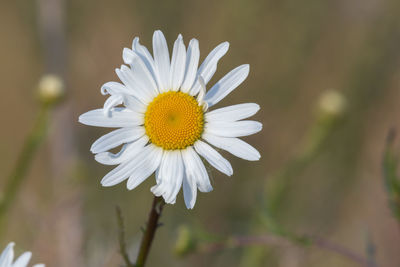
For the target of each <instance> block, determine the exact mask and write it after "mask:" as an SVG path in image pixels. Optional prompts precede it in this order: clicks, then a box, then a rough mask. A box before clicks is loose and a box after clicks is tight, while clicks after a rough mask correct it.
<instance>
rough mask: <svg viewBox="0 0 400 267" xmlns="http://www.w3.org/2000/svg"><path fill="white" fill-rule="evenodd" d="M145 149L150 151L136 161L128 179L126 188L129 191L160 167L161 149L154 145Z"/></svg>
mask: <svg viewBox="0 0 400 267" xmlns="http://www.w3.org/2000/svg"><path fill="white" fill-rule="evenodd" d="M146 149H149V150H150V151H149V152H148V153H147V154H146V153H143V156H141V157H140V159H138V161H139V162H138V164H137V165H136V167H135V168H134V169H133V171H132V174H131V176H130V177H129V180H128V183H127V188H128V189H129V190H132V189H134V188H135V187H137V186H138V185H139V184H141V183H142V182H143V181H144V180H146V179H147V178H148V177H149V176H150V175H151V174H152V173H153V172H154V171H155V170H156V169H157V168H158V167H159V165H160V162H161V157H162V149H161V148H160V147H157V146H155V145H152V144H150V145H148V146H147V147H146Z"/></svg>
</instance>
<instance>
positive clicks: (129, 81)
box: [115, 65, 152, 104]
mask: <svg viewBox="0 0 400 267" xmlns="http://www.w3.org/2000/svg"><path fill="white" fill-rule="evenodd" d="M115 73H117V75H118V77H119V78H120V80H121V81H122V82H123V83H124V84H125V86H126V87H127V88H128V89H129V90H130V92H131V95H133V96H135V97H136V98H137V99H139V100H140V101H141V102H142V103H143V104H148V103H149V102H150V101H151V99H152V96H151V94H149V93H148V91H147V90H143V89H142V87H141V86H140V84H138V83H137V81H136V80H135V77H134V76H133V72H132V70H131V69H130V68H128V67H127V66H125V65H122V66H121V68H120V69H118V68H117V69H115Z"/></svg>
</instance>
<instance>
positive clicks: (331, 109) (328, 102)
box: [318, 90, 346, 117]
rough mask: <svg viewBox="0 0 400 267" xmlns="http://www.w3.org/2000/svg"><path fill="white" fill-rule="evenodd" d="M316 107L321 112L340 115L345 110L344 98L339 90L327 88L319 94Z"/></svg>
mask: <svg viewBox="0 0 400 267" xmlns="http://www.w3.org/2000/svg"><path fill="white" fill-rule="evenodd" d="M318 108H319V110H320V112H322V113H323V114H326V115H330V116H335V117H336V116H340V115H342V114H343V113H344V112H345V110H346V99H345V97H344V96H343V94H341V93H340V92H339V91H336V90H327V91H325V92H324V93H323V94H322V95H321V97H320V99H319V101H318Z"/></svg>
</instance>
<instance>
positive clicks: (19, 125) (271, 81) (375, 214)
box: [0, 0, 400, 267]
mask: <svg viewBox="0 0 400 267" xmlns="http://www.w3.org/2000/svg"><path fill="white" fill-rule="evenodd" d="M0 25H1V26H0V36H1V42H0V58H1V61H2V64H1V65H0V81H1V92H2V97H1V98H0V110H1V114H2V115H1V116H0V117H1V125H2V127H1V132H0V151H1V155H0V159H1V160H0V170H1V171H0V172H1V174H0V177H1V178H0V192H3V189H4V188H5V187H6V184H7V179H8V177H9V174H10V173H11V172H12V171H13V168H14V166H15V164H16V162H17V159H18V157H19V154H20V152H21V149H22V148H23V144H24V140H25V138H26V136H27V135H29V133H31V131H32V128H33V127H34V124H35V120H36V119H37V117H38V116H39V115H38V112H39V111H40V106H41V103H40V101H38V93H37V87H38V82H39V80H40V79H41V77H42V76H43V75H44V74H49V73H52V74H57V75H59V77H61V78H62V79H63V80H64V82H65V91H66V95H65V98H64V101H63V102H61V103H60V104H59V105H57V106H55V107H54V109H52V112H51V114H50V117H51V120H50V122H49V128H48V130H47V137H46V138H45V140H44V142H43V143H42V145H41V146H40V147H39V149H38V150H37V154H36V155H35V157H34V160H33V162H32V165H31V166H30V168H29V169H28V172H27V175H26V177H25V178H24V180H23V182H22V183H21V186H20V189H19V190H18V193H17V195H16V198H15V200H14V201H13V203H12V204H11V206H10V208H9V209H8V211H7V213H6V215H5V219H4V222H3V224H2V226H1V227H2V229H1V235H0V248H1V250H2V249H3V248H4V247H5V246H6V244H7V243H8V242H9V241H15V242H16V244H17V246H16V253H17V254H20V253H21V252H22V251H25V250H30V251H32V252H33V253H34V254H33V255H34V256H33V261H34V262H43V263H46V265H47V266H50V267H51V266H59V267H64V266H68V267H71V266H121V264H122V258H121V256H120V254H119V252H118V250H119V248H118V240H117V230H118V228H117V223H116V217H115V206H116V205H119V206H120V207H121V209H122V213H123V216H124V220H125V226H126V239H127V244H128V249H129V253H130V255H131V258H132V259H134V258H135V255H136V251H137V249H138V245H139V242H140V238H141V232H140V227H141V226H143V224H144V223H145V221H146V219H147V214H148V210H149V208H150V206H151V201H152V198H153V195H152V194H151V193H150V192H149V189H150V187H151V186H152V185H153V184H154V178H153V177H151V178H149V179H148V180H147V181H146V182H145V183H143V184H142V185H141V186H139V187H138V188H137V189H135V190H134V191H128V190H126V186H125V183H122V184H120V185H118V186H115V187H112V188H102V187H101V185H100V180H101V178H102V177H103V176H104V175H105V174H106V173H107V172H108V171H110V170H111V167H107V166H103V165H101V164H98V163H96V162H95V161H94V158H93V155H92V154H91V153H90V151H89V148H90V145H91V143H92V142H93V141H95V140H96V139H97V138H98V137H100V136H101V135H103V134H104V133H106V132H107V131H108V130H107V129H101V128H96V127H88V126H83V125H80V124H78V116H79V115H80V114H82V113H84V112H86V111H88V110H91V109H95V108H100V107H102V105H103V102H104V100H105V97H104V96H102V95H101V94H100V87H101V85H102V84H104V83H105V82H107V81H117V80H118V78H117V76H116V74H115V73H114V69H115V68H117V67H119V66H120V65H121V64H122V63H123V61H122V49H123V47H130V46H131V42H132V40H133V38H134V37H135V36H139V37H140V40H141V43H142V44H144V45H146V46H147V47H148V48H149V50H150V51H151V39H152V35H153V32H154V30H156V29H161V30H162V31H163V32H164V34H165V35H166V38H167V41H168V44H169V46H170V49H171V47H172V44H173V42H174V40H175V39H176V37H177V35H178V34H179V33H182V35H183V37H184V40H185V43H186V44H188V42H189V40H190V39H191V38H197V39H198V40H199V42H200V52H201V60H203V59H204V58H205V56H206V55H207V54H208V52H210V51H211V50H212V49H213V48H214V47H215V46H216V45H218V44H219V43H221V42H223V41H229V42H230V45H231V46H230V50H229V52H228V53H227V55H225V57H224V58H223V59H222V60H221V61H220V63H219V65H218V70H217V72H216V74H215V76H214V78H213V80H212V81H211V82H210V85H212V84H213V83H214V82H216V81H217V80H218V79H220V78H221V77H222V76H223V75H225V74H226V73H227V72H228V71H230V70H231V69H233V68H234V67H236V66H238V65H240V64H244V63H249V64H250V67H251V68H250V75H249V77H248V78H247V80H246V81H245V82H244V83H243V84H242V85H241V86H240V87H239V88H237V89H236V90H235V91H234V92H233V93H231V94H230V95H229V96H228V97H227V98H226V99H224V100H223V101H222V103H220V104H219V105H218V107H221V106H225V105H229V104H234V103H246V102H256V103H258V104H260V106H261V110H260V111H259V112H258V114H256V115H255V116H254V119H255V120H258V121H261V122H262V123H263V125H264V129H263V131H262V132H260V133H258V134H256V135H254V136H251V137H248V138H245V140H246V141H248V142H249V143H251V144H252V145H254V146H255V147H256V148H257V149H258V150H259V151H260V152H261V155H262V158H261V160H260V161H258V162H246V161H244V160H240V159H238V158H235V157H233V156H232V155H230V154H228V153H223V155H224V156H226V157H227V159H229V160H230V162H231V163H232V166H233V168H234V175H233V176H232V177H231V178H228V177H226V176H224V175H222V174H221V173H219V172H218V171H216V170H215V169H213V168H209V173H210V177H211V178H212V184H213V186H214V191H212V192H211V193H208V194H199V196H198V199H197V203H196V206H195V208H194V210H187V209H186V208H185V206H184V202H183V196H182V195H181V194H180V196H179V197H178V199H177V204H176V205H173V206H171V205H168V206H166V208H165V210H164V213H163V217H162V222H163V224H164V225H163V226H162V227H161V228H160V229H159V230H158V232H157V235H156V239H155V242H154V244H153V247H152V251H151V253H150V257H149V262H148V266H160V265H161V264H163V265H164V266H241V267H243V266H282V267H286V266H287V267H289V266H290V267H292V266H293V267H297V266H299V267H300V266H328V267H329V266H332V267H333V266H343V267H347V266H348V267H350V266H359V265H358V264H357V263H356V262H354V261H352V260H350V259H348V258H346V257H343V256H342V255H339V254H337V253H334V252H332V251H327V250H324V249H321V248H319V247H318V246H313V245H311V246H303V245H301V244H298V243H296V242H293V238H292V237H291V236H292V234H293V235H296V236H303V235H309V236H318V237H323V238H324V239H326V240H329V241H330V242H334V243H335V244H340V246H343V247H345V248H346V249H348V250H350V251H352V252H354V253H357V254H358V255H361V256H363V257H365V258H370V262H373V261H376V262H377V265H373V264H372V263H371V265H370V266H388V267H396V266H400V253H399V251H400V230H399V229H400V227H399V224H398V223H399V222H396V220H395V218H394V217H393V215H392V213H391V211H390V208H389V206H388V196H387V194H386V191H385V186H384V181H383V178H382V166H381V165H382V164H381V162H382V157H383V153H384V147H385V139H386V136H387V134H388V131H389V129H391V128H399V126H400V115H399V114H400V105H399V100H400V90H399V89H400V87H399V84H400V52H399V51H400V2H399V1H397V0H353V1H348V0H337V1H328V0H325V1H322V0H307V1H295V0H264V1H261V0H260V1H256V0H246V1H245V0H230V1H227V0H222V1H211V0H204V1H184V0H171V1H155V0H147V1H126V0H125V1H124V0H117V1H112V2H111V1H105V0H96V1H94V0H90V1H77V0H70V1H64V0H37V1H24V0H15V1H2V2H1V3H0ZM397 150H398V151H400V146H399V145H397ZM0 194H1V193H0ZM3 194H4V192H3ZM277 228H278V230H277ZM182 229H186V234H188V233H189V235H190V236H192V238H193V240H194V239H195V241H193V240H192V241H193V242H197V243H201V244H203V245H205V246H206V245H207V244H209V243H212V242H215V241H216V240H217V241H218V240H224V239H225V238H229V237H231V236H237V235H241V236H243V235H252V236H260V235H272V236H279V235H280V236H281V237H279V238H278V240H277V242H273V243H271V244H267V245H262V246H261V245H257V246H253V245H250V246H245V247H235V246H227V247H225V248H222V249H218V250H215V251H214V250H207V249H205V250H204V249H203V250H201V249H197V248H198V247H196V248H193V246H192V247H190V246H189V247H190V248H184V249H183V251H178V252H179V253H178V254H179V255H177V253H176V249H175V252H174V248H175V247H176V242H177V241H176V240H177V238H178V237H179V236H180V235H182ZM282 229H284V230H282ZM288 232H290V233H291V234H287V233H288ZM282 233H284V234H282ZM282 236H283V237H282ZM189 239H190V237H189ZM193 242H189V243H190V244H192V243H193ZM183 246H184V247H185V244H184V245H183ZM181 250H182V249H181Z"/></svg>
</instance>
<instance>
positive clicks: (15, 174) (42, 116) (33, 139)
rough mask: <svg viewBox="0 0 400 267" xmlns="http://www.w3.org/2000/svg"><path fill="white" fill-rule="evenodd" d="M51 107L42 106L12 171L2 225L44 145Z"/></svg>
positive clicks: (0, 207)
mask: <svg viewBox="0 0 400 267" xmlns="http://www.w3.org/2000/svg"><path fill="white" fill-rule="evenodd" d="M48 113H49V105H42V107H41V109H40V112H39V115H38V117H37V119H36V121H35V124H34V127H33V130H32V132H31V133H30V134H29V135H28V136H27V138H26V140H25V142H24V145H23V147H22V151H21V153H20V155H19V158H18V160H17V163H16V164H15V168H14V169H13V170H12V172H11V174H10V176H9V178H8V181H7V184H6V187H5V190H4V191H3V194H4V195H3V197H2V198H1V199H0V223H1V222H2V219H3V216H4V215H5V213H6V212H7V210H8V208H9V207H10V205H11V204H12V202H13V201H14V199H15V198H16V196H17V193H18V191H19V188H20V186H21V184H22V182H23V180H24V178H25V177H26V173H27V171H28V169H29V167H30V165H31V163H32V160H33V158H34V156H35V154H36V151H37V149H38V147H39V145H40V144H41V143H42V141H43V139H44V137H45V135H46V132H47V127H48Z"/></svg>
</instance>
